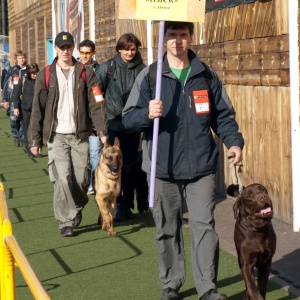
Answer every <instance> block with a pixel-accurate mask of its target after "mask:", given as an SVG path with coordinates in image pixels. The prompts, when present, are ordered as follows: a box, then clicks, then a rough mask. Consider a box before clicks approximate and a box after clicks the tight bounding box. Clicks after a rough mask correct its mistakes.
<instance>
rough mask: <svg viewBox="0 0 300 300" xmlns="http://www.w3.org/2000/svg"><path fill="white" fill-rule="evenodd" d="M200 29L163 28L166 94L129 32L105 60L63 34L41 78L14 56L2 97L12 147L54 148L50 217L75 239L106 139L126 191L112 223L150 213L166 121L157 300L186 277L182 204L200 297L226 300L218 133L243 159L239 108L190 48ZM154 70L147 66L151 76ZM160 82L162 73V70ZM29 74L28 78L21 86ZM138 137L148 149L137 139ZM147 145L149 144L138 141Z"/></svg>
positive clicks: (158, 200) (157, 209) (158, 194)
mask: <svg viewBox="0 0 300 300" xmlns="http://www.w3.org/2000/svg"><path fill="white" fill-rule="evenodd" d="M193 34H194V25H193V23H190V22H169V21H167V22H165V28H164V43H165V46H166V53H165V55H164V57H163V64H162V87H163V88H162V93H161V99H155V95H156V82H155V78H154V83H153V82H152V81H153V80H152V78H151V76H152V75H151V73H153V70H156V68H157V67H156V64H155V63H154V64H152V65H151V66H150V67H149V66H148V67H146V66H145V65H144V63H143V59H142V57H141V53H140V52H139V47H140V46H141V42H140V40H139V39H138V37H136V36H135V35H134V34H132V33H125V34H123V35H121V37H120V38H119V39H118V41H117V43H116V54H115V55H114V56H113V57H112V58H110V59H109V60H107V61H105V62H102V63H98V62H97V61H95V60H94V57H95V54H96V46H95V43H94V42H93V41H91V40H83V41H82V42H81V43H80V44H79V49H78V50H79V53H80V58H79V59H75V58H74V56H73V52H74V49H75V43H74V38H73V36H72V35H71V34H70V33H68V32H60V33H59V34H58V35H57V36H56V38H55V42H54V44H55V51H56V54H57V56H56V58H55V59H54V60H53V63H52V64H51V65H49V66H46V67H45V68H43V69H42V70H41V71H39V67H38V65H37V63H31V64H27V63H26V54H25V53H23V52H22V51H18V52H16V55H15V60H16V61H15V65H14V66H13V67H11V68H9V70H8V71H7V74H6V75H5V79H4V80H3V101H4V104H5V106H4V107H5V109H6V110H7V112H8V114H9V118H10V123H11V133H12V137H13V139H14V145H15V146H17V147H19V146H21V145H22V146H24V147H25V149H26V152H27V154H28V156H29V157H31V158H32V157H39V156H40V155H42V147H43V145H44V143H46V145H47V149H48V170H49V178H50V181H51V182H52V183H53V186H54V196H53V202H54V215H55V218H56V220H57V221H58V227H59V230H60V233H61V235H62V236H63V237H71V236H74V235H75V232H74V229H75V228H77V227H78V226H79V225H80V223H81V220H82V217H83V214H82V212H83V209H84V207H85V205H86V204H87V203H88V200H89V195H91V194H93V193H94V192H95V191H94V187H93V179H92V178H93V176H92V175H93V171H94V170H95V168H96V166H97V164H98V162H99V157H100V154H101V149H102V146H103V144H104V143H110V144H113V143H114V139H115V138H116V137H117V138H118V139H119V141H120V147H121V150H122V153H123V161H124V162H123V169H122V181H121V193H120V195H119V197H118V200H117V210H116V215H115V221H124V220H126V219H131V218H134V213H133V210H134V209H135V201H134V199H135V198H136V200H137V209H138V211H139V212H143V211H147V210H148V209H149V206H148V186H149V184H150V182H149V181H150V174H151V160H152V154H151V151H152V146H153V124H154V120H155V119H156V118H160V129H159V133H158V148H157V173H156V178H155V186H156V190H155V195H154V207H153V208H151V210H152V213H153V218H154V222H155V226H156V243H157V248H158V254H159V279H160V282H161V283H162V294H161V300H176V299H179V296H178V291H179V289H180V288H181V286H182V285H183V284H184V282H185V256H184V243H183V235H182V231H181V227H182V223H183V219H182V210H183V203H184V202H185V203H186V204H187V207H188V210H189V228H190V233H191V239H192V246H191V247H192V249H191V252H192V260H193V277H194V280H195V286H196V290H197V294H198V298H199V299H201V300H224V299H227V296H226V295H224V294H221V293H219V292H218V291H217V289H216V284H217V282H216V280H217V269H218V257H219V243H218V236H217V234H216V232H215V230H214V223H215V221H214V208H215V197H214V196H215V173H216V171H217V163H218V147H217V145H216V143H215V142H214V139H213V135H212V131H214V132H215V133H216V134H217V135H218V136H219V138H220V139H221V140H222V141H223V142H224V144H225V145H226V146H227V148H228V149H229V151H231V152H234V153H235V161H234V163H235V164H236V163H239V162H240V161H241V160H242V149H243V146H244V140H243V137H242V135H241V134H240V133H239V132H238V124H237V123H236V121H235V118H234V116H235V111H234V108H233V106H232V104H231V101H230V99H229V97H228V95H227V93H226V91H225V89H224V87H223V85H222V83H221V81H220V79H219V78H218V76H217V74H216V73H215V72H214V71H213V70H211V69H210V68H209V67H208V66H207V65H205V64H204V63H203V62H201V60H199V58H197V56H196V54H195V53H194V52H193V51H192V50H191V49H190V45H191V43H192V41H193ZM151 70H152V71H151ZM155 75H156V72H155ZM23 78H24V79H23ZM141 140H142V142H141ZM141 145H142V146H141Z"/></svg>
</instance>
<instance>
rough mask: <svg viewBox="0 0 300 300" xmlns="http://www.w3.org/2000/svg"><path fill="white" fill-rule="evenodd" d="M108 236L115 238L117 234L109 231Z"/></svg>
mask: <svg viewBox="0 0 300 300" xmlns="http://www.w3.org/2000/svg"><path fill="white" fill-rule="evenodd" d="M108 235H109V236H116V235H117V233H116V232H115V231H110V230H108Z"/></svg>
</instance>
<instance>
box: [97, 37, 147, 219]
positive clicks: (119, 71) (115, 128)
mask: <svg viewBox="0 0 300 300" xmlns="http://www.w3.org/2000/svg"><path fill="white" fill-rule="evenodd" d="M139 46H141V42H140V40H139V39H138V38H137V37H136V36H135V35H134V34H132V33H125V34H123V35H122V36H121V37H120V38H119V40H118V41H117V44H116V52H117V53H116V54H115V55H114V57H113V58H111V59H109V60H107V61H106V62H104V63H103V64H100V66H99V68H97V70H96V76H97V78H98V80H99V84H100V86H101V88H102V91H103V93H104V99H105V108H106V116H107V123H108V125H107V127H108V138H109V143H110V144H113V143H114V139H115V137H118V138H119V141H120V146H121V150H122V153H123V168H122V188H121V189H122V190H121V194H120V196H119V197H118V200H117V209H116V216H115V221H116V222H118V221H122V220H123V219H124V218H126V219H131V218H133V213H132V211H131V208H133V205H134V189H135V185H136V174H135V172H136V170H135V169H136V163H137V161H138V158H139V151H138V150H139V142H140V133H133V134H128V133H127V132H126V130H125V127H124V126H123V124H122V109H123V108H124V105H125V103H126V102H127V99H128V96H129V93H130V91H131V88H132V86H133V84H134V81H135V78H136V77H137V75H138V74H139V72H140V71H141V70H142V69H143V68H144V67H145V65H144V64H143V59H142V57H141V54H140V52H139V50H138V47H139Z"/></svg>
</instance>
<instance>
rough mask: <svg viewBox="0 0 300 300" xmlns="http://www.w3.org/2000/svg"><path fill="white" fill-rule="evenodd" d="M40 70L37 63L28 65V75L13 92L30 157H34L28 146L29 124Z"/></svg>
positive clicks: (16, 112) (15, 109)
mask: <svg viewBox="0 0 300 300" xmlns="http://www.w3.org/2000/svg"><path fill="white" fill-rule="evenodd" d="M38 72H39V66H38V65H37V64H36V63H33V64H31V65H27V67H26V73H27V76H26V77H23V78H22V79H21V80H19V82H18V84H17V85H16V86H15V88H14V90H13V93H12V102H13V107H14V115H15V116H16V117H20V116H21V118H22V124H23V131H24V147H25V150H26V152H27V154H28V156H29V157H30V158H32V157H33V155H32V153H31V151H30V150H29V148H28V137H27V130H28V126H29V121H30V116H31V110H32V99H33V95H34V85H35V78H36V75H37V73H38Z"/></svg>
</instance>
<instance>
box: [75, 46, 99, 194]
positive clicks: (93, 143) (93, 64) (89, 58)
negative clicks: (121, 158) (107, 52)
mask: <svg viewBox="0 0 300 300" xmlns="http://www.w3.org/2000/svg"><path fill="white" fill-rule="evenodd" d="M79 54H80V61H81V62H82V63H83V64H84V65H85V66H86V67H90V68H92V69H93V70H94V72H95V71H96V69H97V67H98V66H99V64H98V62H97V61H96V60H94V58H93V56H94V55H95V54H96V46H95V43H94V42H93V41H91V40H83V41H82V42H80V44H79ZM101 150H102V145H101V141H100V140H99V139H98V137H97V133H96V131H95V130H93V133H92V135H91V136H90V137H89V151H90V163H91V182H90V185H89V188H88V192H87V194H88V195H93V194H94V184H93V172H94V171H95V170H96V167H97V165H98V163H99V159H100V155H101Z"/></svg>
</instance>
